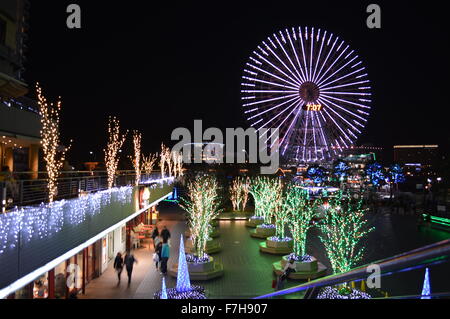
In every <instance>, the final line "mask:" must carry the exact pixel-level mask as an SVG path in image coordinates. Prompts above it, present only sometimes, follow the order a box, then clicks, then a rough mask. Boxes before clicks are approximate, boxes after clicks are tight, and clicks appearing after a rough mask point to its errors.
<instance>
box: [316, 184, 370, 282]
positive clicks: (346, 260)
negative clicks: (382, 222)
mask: <svg viewBox="0 0 450 319" xmlns="http://www.w3.org/2000/svg"><path fill="white" fill-rule="evenodd" d="M328 203H329V208H328V210H327V213H326V214H325V218H324V220H323V222H322V223H320V224H319V228H320V230H321V232H322V234H321V235H320V236H319V238H320V240H321V242H322V243H323V244H324V246H325V251H326V253H327V255H328V258H329V259H330V263H331V267H332V268H333V271H334V272H337V273H343V272H347V271H350V270H351V269H352V268H353V266H355V264H356V263H357V262H358V261H359V260H361V259H362V256H363V252H364V247H360V245H359V244H360V242H361V240H362V239H363V238H364V237H365V236H366V235H367V234H368V233H369V232H371V231H373V230H374V228H373V227H372V228H367V227H366V225H367V223H368V221H367V220H366V219H365V217H364V212H365V209H363V208H362V200H358V201H356V203H355V200H354V199H353V198H352V197H351V196H347V197H346V199H344V198H343V196H342V192H339V194H338V195H337V197H335V198H329V199H328Z"/></svg>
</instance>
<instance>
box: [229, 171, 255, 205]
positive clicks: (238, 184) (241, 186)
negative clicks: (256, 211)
mask: <svg viewBox="0 0 450 319" xmlns="http://www.w3.org/2000/svg"><path fill="white" fill-rule="evenodd" d="M249 187H250V178H248V177H246V178H243V177H237V178H235V179H234V180H233V182H232V183H231V186H230V200H231V204H232V205H233V210H235V211H237V210H241V211H244V210H245V207H246V206H247V202H248V193H249Z"/></svg>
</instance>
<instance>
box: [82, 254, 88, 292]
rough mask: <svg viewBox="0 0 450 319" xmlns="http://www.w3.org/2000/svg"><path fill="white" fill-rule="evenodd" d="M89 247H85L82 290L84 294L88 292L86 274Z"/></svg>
mask: <svg viewBox="0 0 450 319" xmlns="http://www.w3.org/2000/svg"><path fill="white" fill-rule="evenodd" d="M86 249H87V248H84V249H83V281H82V283H81V292H82V293H83V295H84V294H85V293H86V276H87V271H86V269H87V267H86V264H87V263H86V259H87V255H88V254H87V252H86Z"/></svg>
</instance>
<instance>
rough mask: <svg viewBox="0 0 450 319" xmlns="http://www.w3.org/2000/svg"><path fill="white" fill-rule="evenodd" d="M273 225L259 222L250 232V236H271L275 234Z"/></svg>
mask: <svg viewBox="0 0 450 319" xmlns="http://www.w3.org/2000/svg"><path fill="white" fill-rule="evenodd" d="M272 226H273V227H272ZM275 231H276V230H275V225H271V227H267V224H261V225H258V226H257V227H256V229H255V230H254V231H252V232H250V236H252V237H255V238H264V239H266V238H267V237H272V236H274V235H275Z"/></svg>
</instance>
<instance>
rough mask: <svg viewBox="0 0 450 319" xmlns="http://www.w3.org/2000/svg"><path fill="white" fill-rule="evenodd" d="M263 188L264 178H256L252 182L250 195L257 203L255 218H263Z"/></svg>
mask: <svg viewBox="0 0 450 319" xmlns="http://www.w3.org/2000/svg"><path fill="white" fill-rule="evenodd" d="M261 188H262V177H256V178H253V179H252V180H251V183H250V187H249V193H250V194H251V195H252V196H253V201H254V203H255V215H254V216H255V217H263V209H262V207H261V203H262V201H261V196H262V193H261Z"/></svg>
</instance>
